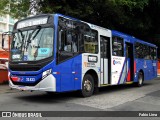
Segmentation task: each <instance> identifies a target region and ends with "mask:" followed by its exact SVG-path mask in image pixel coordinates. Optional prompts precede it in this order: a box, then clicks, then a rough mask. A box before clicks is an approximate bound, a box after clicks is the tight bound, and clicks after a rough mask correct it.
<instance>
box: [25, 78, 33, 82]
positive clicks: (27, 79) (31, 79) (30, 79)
mask: <svg viewBox="0 0 160 120" xmlns="http://www.w3.org/2000/svg"><path fill="white" fill-rule="evenodd" d="M26 81H30V82H33V81H35V78H26Z"/></svg>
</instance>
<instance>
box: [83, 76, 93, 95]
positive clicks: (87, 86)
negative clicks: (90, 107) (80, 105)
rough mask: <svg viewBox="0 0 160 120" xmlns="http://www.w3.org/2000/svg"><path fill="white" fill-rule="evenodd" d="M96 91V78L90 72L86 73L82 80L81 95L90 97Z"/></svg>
mask: <svg viewBox="0 0 160 120" xmlns="http://www.w3.org/2000/svg"><path fill="white" fill-rule="evenodd" d="M93 91H94V79H93V77H92V76H91V75H90V74H86V75H85V76H84V78H83V82H82V90H81V96H83V97H90V96H91V95H92V94H93Z"/></svg>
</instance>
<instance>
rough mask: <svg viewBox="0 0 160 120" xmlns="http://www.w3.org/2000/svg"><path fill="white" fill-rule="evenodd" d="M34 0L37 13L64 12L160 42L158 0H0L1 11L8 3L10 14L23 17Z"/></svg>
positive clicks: (159, 43)
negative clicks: (36, 5)
mask: <svg viewBox="0 0 160 120" xmlns="http://www.w3.org/2000/svg"><path fill="white" fill-rule="evenodd" d="M33 1H37V4H38V6H39V7H35V8H34V9H36V11H37V12H38V13H61V14H65V15H68V16H72V17H75V18H78V19H81V20H84V21H86V22H90V23H93V24H96V25H99V26H102V27H105V28H109V29H115V30H118V31H122V32H124V33H128V34H130V35H132V36H135V37H138V38H141V39H144V40H146V41H149V42H152V43H155V44H157V45H160V41H158V40H160V35H159V34H160V17H159V15H160V0H0V2H1V4H0V13H4V11H3V12H1V11H2V10H3V9H4V6H6V5H7V4H8V3H10V14H11V15H12V16H14V17H18V18H21V17H26V16H27V15H28V14H29V13H30V11H31V10H29V8H30V4H31V2H33ZM157 36H158V37H157Z"/></svg>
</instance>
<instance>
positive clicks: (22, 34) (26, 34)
mask: <svg viewBox="0 0 160 120" xmlns="http://www.w3.org/2000/svg"><path fill="white" fill-rule="evenodd" d="M53 33H54V32H53V28H41V26H38V27H36V28H35V29H33V30H25V31H21V30H18V31H17V32H15V33H14V34H13V40H12V44H11V61H13V62H21V61H37V60H42V59H45V58H48V57H51V56H52V55H53Z"/></svg>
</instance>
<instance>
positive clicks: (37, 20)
mask: <svg viewBox="0 0 160 120" xmlns="http://www.w3.org/2000/svg"><path fill="white" fill-rule="evenodd" d="M47 21H48V16H45V17H38V18H31V19H27V20H23V21H20V22H19V23H18V24H17V29H20V28H24V27H29V26H34V25H42V24H46V23H47Z"/></svg>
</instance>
